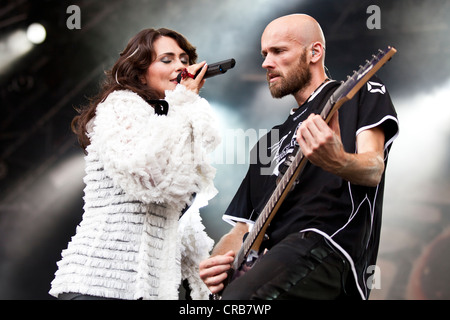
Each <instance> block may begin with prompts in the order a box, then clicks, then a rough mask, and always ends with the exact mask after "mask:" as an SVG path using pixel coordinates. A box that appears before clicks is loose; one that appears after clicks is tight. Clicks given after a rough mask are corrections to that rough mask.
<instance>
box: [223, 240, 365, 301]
mask: <svg viewBox="0 0 450 320" xmlns="http://www.w3.org/2000/svg"><path fill="white" fill-rule="evenodd" d="M351 298H354V299H360V296H359V295H358V294H357V292H356V289H355V285H354V280H353V275H352V273H351V272H350V266H349V263H348V262H347V261H346V259H345V258H344V257H343V256H342V255H341V253H339V252H337V251H336V250H335V249H334V248H333V247H331V245H330V244H328V243H327V241H326V239H325V238H323V237H322V236H321V235H320V234H318V233H314V232H307V233H293V234H291V235H288V236H287V237H286V238H285V239H283V240H282V241H280V242H279V243H278V244H276V245H275V246H274V247H273V248H271V249H270V250H269V251H268V252H267V253H266V254H265V255H264V256H263V257H261V259H260V260H258V261H257V262H256V263H255V264H254V265H253V267H252V268H251V269H250V270H249V271H247V272H246V273H245V274H244V275H242V276H240V277H238V278H237V279H235V280H234V281H232V282H231V283H230V284H229V285H228V286H227V287H226V288H225V290H224V292H223V295H222V299H224V300H253V299H263V300H272V299H280V300H282V299H314V300H319V299H320V300H335V299H351Z"/></svg>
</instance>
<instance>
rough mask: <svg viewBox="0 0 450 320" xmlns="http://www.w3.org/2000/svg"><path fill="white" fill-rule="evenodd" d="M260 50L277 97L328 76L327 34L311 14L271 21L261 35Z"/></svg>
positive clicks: (273, 92) (300, 89)
mask: <svg viewBox="0 0 450 320" xmlns="http://www.w3.org/2000/svg"><path fill="white" fill-rule="evenodd" d="M261 54H262V55H263V57H264V62H263V64H262V67H263V68H265V69H266V70H267V81H268V83H269V89H270V92H271V93H272V96H273V97H274V98H281V97H284V96H286V95H289V94H293V95H295V94H297V93H298V92H301V91H304V90H305V89H306V88H308V87H309V86H310V85H311V86H315V87H316V86H317V83H319V84H320V83H321V82H323V80H324V79H325V78H326V75H325V71H324V58H325V38H324V36H323V32H322V29H321V27H320V25H319V24H318V23H317V21H316V20H314V19H313V18H312V17H310V16H308V15H304V14H294V15H288V16H284V17H281V18H278V19H275V20H274V21H272V22H271V23H269V25H267V27H266V29H265V30H264V32H263V35H262V37H261Z"/></svg>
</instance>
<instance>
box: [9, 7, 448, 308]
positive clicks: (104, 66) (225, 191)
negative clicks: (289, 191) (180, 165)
mask: <svg viewBox="0 0 450 320" xmlns="http://www.w3.org/2000/svg"><path fill="white" fill-rule="evenodd" d="M71 5H76V6H77V7H78V8H79V9H80V11H79V13H80V15H79V17H80V20H79V21H77V20H74V19H75V18H76V16H74V14H75V15H76V14H77V12H76V11H72V10H68V8H69V6H71ZM371 5H376V6H378V8H379V9H380V11H379V12H380V15H379V17H380V25H379V27H380V28H379V29H372V28H369V26H368V20H370V19H371V17H373V13H374V12H373V11H369V13H368V12H367V11H368V10H367V9H368V7H369V6H371ZM69 9H70V8H69ZM291 13H307V14H310V15H312V16H313V17H315V18H316V19H317V20H318V21H319V23H320V24H321V25H322V28H323V30H324V33H325V36H326V39H327V57H326V65H327V67H328V69H329V70H330V73H331V75H332V77H333V78H334V79H336V80H344V79H345V78H346V75H347V74H351V73H352V71H353V70H356V69H357V68H358V66H359V65H360V64H364V62H365V60H366V59H368V58H370V57H371V55H372V53H376V52H377V50H378V49H379V48H385V47H386V46H387V45H392V46H394V47H395V48H397V50H398V53H397V54H396V55H395V56H394V58H393V59H392V60H391V61H390V62H389V63H388V64H387V65H386V66H385V67H383V68H382V70H381V71H380V72H379V73H378V75H379V76H380V77H381V78H382V80H383V81H384V82H385V84H386V86H387V88H388V90H389V91H390V94H391V96H392V99H393V101H394V104H395V106H396V108H397V111H398V115H399V120H400V136H399V137H398V139H397V140H396V141H395V142H394V144H393V147H392V150H391V154H390V160H389V164H388V167H387V177H386V192H385V204H384V220H383V230H382V241H381V247H380V254H379V259H378V262H377V266H378V268H377V272H378V273H377V277H378V278H377V279H378V286H379V288H376V289H374V290H373V292H372V295H371V299H374V300H381V299H385V300H407V299H450V286H449V284H450V276H449V273H448V270H449V269H450V184H449V181H450V179H449V178H450V166H449V164H450V152H449V151H450V148H449V142H450V141H449V138H450V135H449V133H450V129H449V128H450V108H449V103H448V100H449V98H450V76H449V74H450V59H449V56H450V45H449V43H450V41H449V40H450V2H449V1H441V0H425V1H415V0H391V1H388V0H386V1H361V0H339V1H337V0H295V1H294V0H283V1H279V0H251V1H250V0H227V1H212V0H209V1H208V0H165V1H163V0H130V1H124V0H108V1H103V0H95V1H94V0H84V1H81V0H80V1H76V0H74V1H65V0H40V1H39V0H34V1H31V0H15V1H5V0H0V299H3V300H5V299H7V300H13V299H33V300H34V299H40V300H43V299H52V298H51V297H50V296H49V295H48V294H47V292H48V290H49V288H50V282H51V280H52V279H53V274H54V272H55V271H56V262H57V261H58V260H59V259H60V253H61V250H62V249H64V248H66V246H67V242H68V241H69V240H70V237H71V236H72V235H73V234H74V233H75V228H76V225H77V224H78V223H79V221H80V220H81V216H82V213H83V209H82V206H83V200H82V197H83V192H82V189H83V181H82V177H83V173H84V163H83V153H82V150H81V149H80V148H79V147H78V145H77V143H76V139H75V136H74V135H73V134H72V133H71V131H70V121H71V119H72V118H73V116H74V115H75V114H76V112H75V110H74V108H76V107H78V106H80V105H83V104H85V103H86V102H87V99H88V97H90V96H92V95H93V94H95V93H96V92H97V90H98V88H99V82H100V81H101V80H102V79H103V75H104V71H105V70H108V69H109V68H110V67H111V66H112V64H113V63H114V62H115V60H116V59H117V58H118V54H119V52H121V51H122V49H123V48H124V47H125V45H126V43H127V42H128V40H129V39H130V38H131V37H132V36H133V35H135V34H136V33H137V32H138V31H140V30H141V29H144V28H149V27H155V28H159V27H167V28H172V29H175V30H177V31H179V32H181V33H183V34H184V35H185V36H186V37H187V38H188V39H189V40H190V41H191V42H192V43H193V44H194V45H195V46H196V47H197V52H198V54H199V61H202V60H206V61H208V62H209V63H212V62H216V61H219V60H224V59H227V58H235V59H236V61H237V64H236V67H235V68H234V69H233V70H230V71H229V72H228V73H227V74H225V75H223V76H219V77H215V78H211V79H209V80H207V83H206V84H205V86H204V88H203V89H202V96H203V97H205V98H207V99H208V100H209V102H210V103H211V105H212V106H213V107H214V109H215V110H216V111H217V113H218V114H219V116H220V118H221V125H222V132H223V144H222V145H221V146H220V148H219V150H218V151H217V152H216V153H215V155H214V156H213V163H214V165H215V166H216V167H217V178H216V186H217V189H218V190H219V194H218V196H217V197H216V198H214V199H213V200H212V201H210V204H209V206H208V207H207V208H204V209H203V210H202V217H203V219H204V223H205V225H206V228H207V232H208V233H209V234H210V235H211V237H213V238H214V239H215V240H217V239H219V238H220V236H221V235H222V234H223V233H224V232H227V231H228V230H229V228H230V226H229V225H227V224H226V223H225V222H223V221H222V220H221V215H222V213H223V212H224V210H225V209H226V207H227V205H228V203H229V201H230V200H231V198H232V197H233V195H234V192H235V191H236V189H237V187H238V186H239V184H240V181H241V179H242V178H243V176H244V174H245V172H246V169H247V163H248V158H247V153H248V151H249V149H250V147H251V146H252V145H253V144H254V143H255V142H256V140H255V139H256V138H258V137H259V132H264V130H268V129H270V128H271V127H272V126H273V125H275V124H278V123H280V122H281V121H284V119H285V118H286V116H287V114H288V112H289V110H290V108H291V107H293V106H295V101H294V100H293V98H292V97H286V98H283V99H281V100H273V99H272V98H271V96H270V93H269V91H268V89H267V84H266V82H265V72H264V70H263V69H262V68H261V63H262V58H261V55H260V36H261V33H262V31H263V29H264V27H265V26H266V25H267V23H269V22H270V21H271V20H273V19H275V18H277V17H279V16H282V15H285V14H291ZM77 22H79V25H78V26H77ZM32 23H39V24H41V25H42V26H43V27H44V28H45V30H46V37H45V40H44V41H43V42H42V43H32V42H30V40H29V39H28V38H27V29H28V28H29V26H30V25H31V24H32ZM72 26H74V27H79V28H72ZM38 35H39V33H38ZM260 130H261V131H260ZM236 137H237V138H238V139H240V138H244V140H243V141H244V144H239V143H240V142H242V141H240V142H236V141H235V140H236ZM230 153H231V156H230Z"/></svg>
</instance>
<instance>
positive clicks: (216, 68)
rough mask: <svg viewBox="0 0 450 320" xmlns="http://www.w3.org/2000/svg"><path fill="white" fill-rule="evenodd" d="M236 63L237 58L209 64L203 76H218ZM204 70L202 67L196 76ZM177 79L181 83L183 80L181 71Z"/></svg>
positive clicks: (204, 77) (205, 77)
mask: <svg viewBox="0 0 450 320" xmlns="http://www.w3.org/2000/svg"><path fill="white" fill-rule="evenodd" d="M235 64H236V60H234V59H228V60H224V61H220V62H216V63H212V64H209V65H208V69H207V70H206V73H205V75H204V76H203V79H207V78H211V77H214V76H217V75H219V74H223V73H225V72H227V70H229V69H231V68H233V67H234V66H235ZM201 71H202V69H200V70H198V71H197V73H196V74H195V77H197V76H198V75H199V73H200V72H201ZM177 81H178V83H180V81H181V72H180V73H179V74H178V76H177Z"/></svg>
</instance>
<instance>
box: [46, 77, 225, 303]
mask: <svg viewBox="0 0 450 320" xmlns="http://www.w3.org/2000/svg"><path fill="white" fill-rule="evenodd" d="M166 101H167V102H168V103H169V106H170V108H169V112H168V114H167V115H166V116H164V115H157V114H155V112H154V109H153V108H152V107H151V106H150V105H149V104H147V103H146V102H145V101H144V100H143V99H142V98H141V97H139V96H138V95H137V94H135V93H133V92H131V91H125V90H124V91H115V92H113V93H111V94H110V95H109V96H108V97H107V98H106V99H105V101H104V102H102V103H100V104H99V105H98V106H97V111H96V116H95V118H93V119H92V120H91V122H90V123H89V127H90V128H89V129H88V136H89V138H90V141H91V144H90V145H89V146H88V148H87V156H86V157H85V160H86V176H85V178H84V182H85V184H86V187H85V189H84V193H85V196H84V201H85V206H84V214H83V219H82V222H81V223H80V225H79V226H78V227H77V231H76V235H75V236H74V237H72V240H71V242H70V243H69V245H68V248H67V249H65V250H63V252H62V259H61V261H59V262H58V270H57V272H56V273H55V279H54V280H53V281H52V288H51V290H50V294H51V295H53V296H56V297H57V296H58V295H59V294H61V293H67V292H72V293H81V294H88V295H94V296H102V297H109V298H119V299H128V300H132V299H140V298H142V299H178V288H179V285H180V282H181V280H182V279H188V281H189V284H190V287H191V289H192V293H191V294H192V298H193V299H205V298H207V296H208V294H209V292H208V289H207V287H206V286H205V285H204V283H203V282H202V281H201V279H200V277H199V275H198V264H199V262H200V261H201V260H203V259H204V258H206V257H207V256H208V255H209V251H210V250H211V249H212V246H213V240H212V239H210V238H209V237H208V236H207V234H206V233H205V231H204V226H203V224H202V222H201V218H200V214H199V207H200V206H203V205H205V204H206V203H207V201H206V200H209V199H211V198H212V197H213V196H214V195H215V194H216V193H217V191H216V189H215V187H214V184H213V178H214V175H215V169H214V168H213V167H212V166H211V165H210V164H209V163H208V159H207V154H208V153H209V152H211V151H213V150H214V149H215V147H216V146H217V145H218V144H219V142H220V137H219V134H218V131H217V123H216V121H215V118H214V115H213V113H212V110H211V107H210V106H209V104H208V102H207V101H206V100H205V99H202V98H200V97H199V96H198V95H197V94H195V93H193V92H191V91H189V90H187V89H186V88H185V87H184V86H182V85H177V87H176V89H175V90H173V91H166ZM194 193H196V194H197V198H196V200H195V201H194V204H192V205H191V207H190V209H189V210H188V211H187V212H186V213H185V214H184V215H183V216H182V217H181V218H180V213H181V212H182V210H183V209H184V208H185V206H186V205H187V204H188V205H189V204H191V198H192V195H193V194H194ZM202 199H203V203H202V201H201V200H202Z"/></svg>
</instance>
